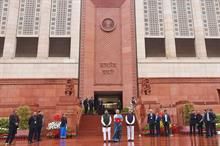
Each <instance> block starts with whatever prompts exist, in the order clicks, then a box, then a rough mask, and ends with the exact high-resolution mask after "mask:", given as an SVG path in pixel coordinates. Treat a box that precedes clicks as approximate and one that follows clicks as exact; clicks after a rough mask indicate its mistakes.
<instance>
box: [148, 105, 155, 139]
mask: <svg viewBox="0 0 220 146" xmlns="http://www.w3.org/2000/svg"><path fill="white" fill-rule="evenodd" d="M147 123H148V125H149V129H150V136H154V124H155V114H154V113H153V110H152V109H150V110H149V114H148V115H147Z"/></svg>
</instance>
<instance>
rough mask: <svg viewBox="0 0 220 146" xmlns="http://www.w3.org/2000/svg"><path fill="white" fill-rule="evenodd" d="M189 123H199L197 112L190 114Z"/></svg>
mask: <svg viewBox="0 0 220 146" xmlns="http://www.w3.org/2000/svg"><path fill="white" fill-rule="evenodd" d="M189 123H190V124H196V123H197V119H196V114H193V113H191V114H190V118H189Z"/></svg>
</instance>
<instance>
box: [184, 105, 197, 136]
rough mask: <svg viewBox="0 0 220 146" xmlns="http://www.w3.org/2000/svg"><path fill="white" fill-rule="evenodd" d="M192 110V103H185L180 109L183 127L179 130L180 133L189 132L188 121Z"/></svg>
mask: <svg viewBox="0 0 220 146" xmlns="http://www.w3.org/2000/svg"><path fill="white" fill-rule="evenodd" d="M193 110H194V106H193V104H192V103H186V104H184V105H183V107H182V116H183V117H182V118H183V124H184V126H183V127H182V129H181V132H183V133H188V132H189V119H190V113H191V112H192V111H193Z"/></svg>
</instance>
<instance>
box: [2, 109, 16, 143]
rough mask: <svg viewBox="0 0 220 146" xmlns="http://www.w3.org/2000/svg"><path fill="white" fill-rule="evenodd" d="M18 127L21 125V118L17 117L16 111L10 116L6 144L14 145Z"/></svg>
mask: <svg viewBox="0 0 220 146" xmlns="http://www.w3.org/2000/svg"><path fill="white" fill-rule="evenodd" d="M18 125H19V118H18V116H17V113H16V111H15V110H14V111H13V112H12V114H11V115H10V116H9V129H8V136H7V139H6V141H5V144H11V143H12V141H13V139H14V138H15V134H16V133H17V128H18Z"/></svg>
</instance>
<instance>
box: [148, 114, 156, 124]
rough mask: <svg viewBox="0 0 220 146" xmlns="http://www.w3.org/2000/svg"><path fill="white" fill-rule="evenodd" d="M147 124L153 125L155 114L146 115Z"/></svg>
mask: <svg viewBox="0 0 220 146" xmlns="http://www.w3.org/2000/svg"><path fill="white" fill-rule="evenodd" d="M147 123H148V124H154V123H155V114H153V113H152V114H148V115H147Z"/></svg>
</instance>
